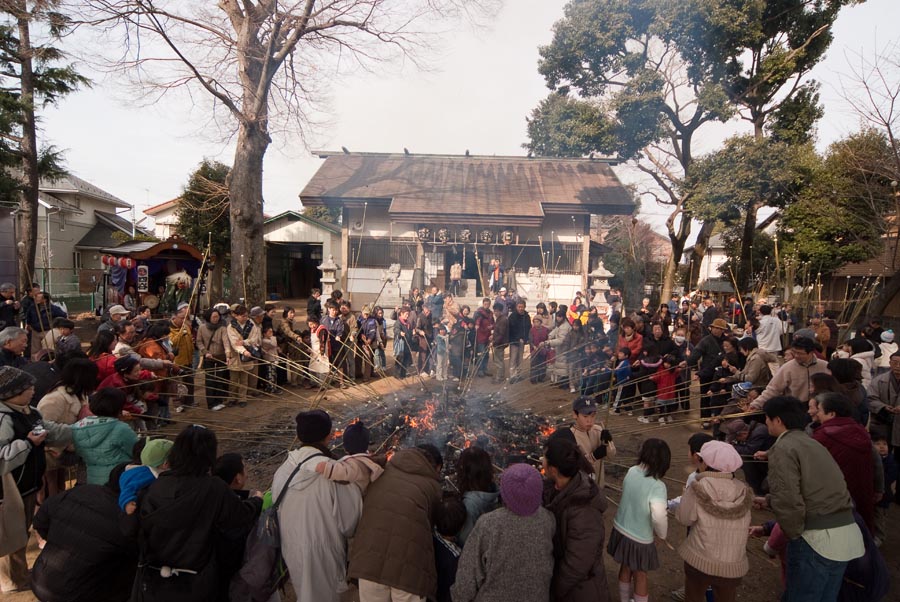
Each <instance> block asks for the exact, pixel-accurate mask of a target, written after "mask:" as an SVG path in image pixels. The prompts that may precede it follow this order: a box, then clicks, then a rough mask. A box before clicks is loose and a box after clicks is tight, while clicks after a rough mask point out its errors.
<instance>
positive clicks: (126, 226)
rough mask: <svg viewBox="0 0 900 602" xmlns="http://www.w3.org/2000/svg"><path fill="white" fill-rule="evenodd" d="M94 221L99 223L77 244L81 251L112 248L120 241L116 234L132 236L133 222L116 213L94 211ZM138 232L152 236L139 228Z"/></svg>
mask: <svg viewBox="0 0 900 602" xmlns="http://www.w3.org/2000/svg"><path fill="white" fill-rule="evenodd" d="M94 219H95V220H96V222H97V223H95V224H94V227H93V228H91V229H90V230H88V231H87V233H86V234H85V235H84V236H82V237H81V240H79V241H78V242H77V243H75V246H76V247H78V248H80V249H101V248H103V247H112V246H115V245H116V244H118V241H117V240H116V239H115V238H113V234H114V233H115V232H122V233H123V234H127V235H128V236H131V222H130V221H128V220H127V219H124V218H122V217H120V216H118V215H116V214H115V213H108V212H106V211H97V210H94ZM136 230H137V232H139V233H140V234H145V235H151V233H150V232H147V231H146V230H144V229H143V228H140V227H138V228H136Z"/></svg>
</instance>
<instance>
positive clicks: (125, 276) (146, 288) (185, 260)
mask: <svg viewBox="0 0 900 602" xmlns="http://www.w3.org/2000/svg"><path fill="white" fill-rule="evenodd" d="M100 252H101V253H102V255H101V257H100V261H101V263H102V264H103V265H104V266H105V267H106V271H105V273H104V277H103V283H102V284H101V286H102V287H103V289H104V291H103V299H104V300H105V305H106V306H107V307H109V306H110V305H113V304H115V303H122V301H123V299H124V298H125V294H126V292H127V291H128V287H130V286H133V287H134V288H135V290H136V291H137V296H138V298H137V299H136V304H137V305H146V306H147V307H149V308H150V309H151V310H152V311H153V313H159V314H163V313H167V312H171V311H173V310H174V309H175V308H176V307H177V306H178V304H179V303H182V302H185V303H187V302H189V301H190V299H191V292H192V284H193V283H194V281H195V279H196V278H199V279H200V289H199V291H198V293H197V297H198V298H197V299H196V300H195V301H199V297H200V296H202V295H204V294H205V293H206V286H205V278H206V275H207V274H208V272H209V270H210V269H211V268H212V267H213V265H212V263H213V261H214V258H213V257H209V258H208V259H207V261H206V263H205V264H204V261H203V252H202V251H201V250H200V249H198V248H197V247H195V246H193V245H190V244H188V243H186V242H184V241H182V240H181V239H180V238H178V236H172V237H170V238H168V239H166V240H164V241H161V242H156V241H140V242H139V241H131V242H126V243H123V244H121V245H119V246H117V247H112V248H107V249H100Z"/></svg>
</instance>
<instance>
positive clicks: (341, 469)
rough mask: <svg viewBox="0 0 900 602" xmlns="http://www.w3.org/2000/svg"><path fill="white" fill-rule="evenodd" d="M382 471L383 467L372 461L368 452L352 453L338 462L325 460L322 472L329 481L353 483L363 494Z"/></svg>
mask: <svg viewBox="0 0 900 602" xmlns="http://www.w3.org/2000/svg"><path fill="white" fill-rule="evenodd" d="M383 472H384V468H382V467H381V466H379V465H378V464H377V463H376V462H374V461H373V460H372V457H371V456H370V455H369V454H354V455H352V456H344V457H343V458H341V459H340V461H338V462H327V463H326V464H325V470H324V471H323V472H322V474H323V475H325V478H326V479H328V480H329V481H337V482H339V483H353V484H354V485H356V486H357V487H359V491H360V493H362V494H363V495H365V494H366V489H368V487H369V484H370V483H372V481H374V480H376V479H377V478H378V477H380V476H381V473H383Z"/></svg>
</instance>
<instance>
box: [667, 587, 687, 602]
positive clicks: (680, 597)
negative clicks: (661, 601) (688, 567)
mask: <svg viewBox="0 0 900 602" xmlns="http://www.w3.org/2000/svg"><path fill="white" fill-rule="evenodd" d="M669 597H670V598H672V599H673V600H675V602H684V599H685V595H684V588H683V587H679V588H678V589H673V590H672V591H671V592H669Z"/></svg>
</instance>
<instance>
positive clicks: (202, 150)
mask: <svg viewBox="0 0 900 602" xmlns="http://www.w3.org/2000/svg"><path fill="white" fill-rule="evenodd" d="M564 4H565V3H564V2H562V1H558V0H506V3H505V6H504V8H503V9H502V10H501V11H500V13H499V14H498V15H497V16H496V18H495V19H492V20H491V22H490V23H489V24H488V25H487V26H486V27H483V28H478V29H476V28H472V27H470V26H467V25H464V24H461V25H460V26H459V27H458V28H456V29H455V30H454V31H452V32H449V34H448V35H445V36H443V38H442V41H441V46H440V47H439V48H435V49H433V50H431V51H429V53H428V54H427V55H425V57H424V58H425V61H424V62H426V63H427V64H428V66H429V67H428V69H427V70H420V69H417V68H416V67H415V66H413V65H411V64H410V63H409V62H407V63H405V64H402V63H392V64H389V65H385V66H381V67H379V68H378V71H377V72H375V73H369V72H365V71H362V70H357V71H356V72H354V73H350V74H348V75H344V76H335V78H334V79H333V84H332V87H331V89H330V91H329V94H328V99H329V100H328V103H327V107H326V111H327V113H326V117H327V123H326V124H325V125H324V126H322V127H321V128H319V131H318V132H316V133H315V134H314V135H313V136H312V137H311V138H310V139H307V140H303V139H301V138H300V136H299V135H296V134H293V135H284V134H279V135H276V136H275V140H274V143H273V145H272V146H271V147H270V148H269V151H268V153H267V155H266V160H265V166H264V197H265V199H266V205H265V212H266V213H267V214H269V215H275V214H278V213H280V212H282V211H286V210H297V209H299V208H300V203H299V200H298V195H299V193H300V190H301V189H302V188H303V186H304V185H305V183H306V182H307V181H308V180H309V178H310V177H311V176H312V175H313V174H314V173H315V171H316V169H317V168H318V167H319V166H320V165H321V163H322V160H321V159H319V158H317V157H315V156H313V155H312V154H311V153H310V152H309V150H310V149H312V150H320V149H327V150H338V149H340V147H341V146H345V147H347V148H348V149H350V150H351V151H368V152H402V151H403V148H404V147H405V148H408V149H409V150H410V152H412V153H441V154H463V153H465V151H466V150H469V151H470V152H471V153H472V154H481V155H522V154H523V153H524V151H523V149H522V143H523V142H525V141H526V130H525V125H526V124H525V118H526V116H527V115H528V114H529V113H530V112H531V110H532V109H533V108H534V107H535V106H536V105H537V104H538V102H539V101H540V100H541V99H542V98H544V97H545V96H546V95H547V93H548V90H547V88H546V86H545V83H544V81H543V78H542V77H541V76H540V74H539V73H538V71H537V63H538V58H539V57H538V47H539V46H540V45H543V44H547V43H548V42H549V41H550V40H551V38H552V29H551V28H552V26H553V23H554V22H556V21H557V20H559V19H560V18H561V17H562V14H563V6H564ZM897 23H900V1H898V0H868V2H866V3H865V4H862V5H860V6H855V7H849V8H845V9H844V10H843V12H842V13H841V15H840V16H839V18H838V20H837V22H836V24H835V26H834V42H833V43H832V46H831V48H830V50H829V51H828V54H827V56H826V58H825V60H824V61H823V62H822V63H820V64H819V65H817V67H816V69H815V70H814V72H813V74H812V77H814V78H816V79H818V80H819V81H821V82H822V90H821V97H822V101H823V104H824V105H825V116H824V118H823V119H822V121H821V122H820V124H819V126H818V140H819V146H820V147H822V148H824V147H825V146H827V144H829V143H830V142H832V141H834V140H836V139H839V138H840V137H842V136H844V135H846V134H848V133H850V132H852V131H854V130H856V129H857V128H858V125H859V123H858V119H857V118H856V117H855V116H854V115H852V113H851V112H850V111H849V110H848V108H847V106H846V103H845V102H844V101H843V99H842V98H841V81H842V74H843V77H844V81H846V74H848V72H849V64H848V61H850V60H853V58H854V56H856V55H857V54H858V53H860V52H865V53H868V54H869V55H871V54H872V53H874V52H875V51H876V50H880V49H882V48H884V47H885V46H886V45H887V44H888V43H889V42H891V41H893V40H897V39H900V35H898V34H897V33H896V29H895V28H896V24H897ZM857 61H858V59H857ZM87 75H89V76H91V77H92V79H94V85H93V87H92V88H90V89H87V90H83V91H79V92H77V93H75V94H73V95H71V96H69V97H67V98H65V99H63V100H62V102H61V103H60V104H59V106H58V107H55V108H50V109H48V110H45V111H44V112H43V113H42V115H41V116H40V119H41V125H42V131H43V141H44V142H46V143H51V144H54V145H55V146H57V147H58V148H60V149H64V150H65V158H66V164H67V166H68V169H69V170H70V171H71V172H72V173H74V174H75V175H77V176H80V177H82V178H84V179H86V180H88V181H89V182H91V183H93V184H95V185H96V186H99V187H100V188H103V189H104V190H106V191H108V192H110V193H112V194H114V195H116V196H118V197H120V198H122V199H123V200H125V201H127V202H129V203H131V204H133V205H135V207H136V208H137V210H138V219H140V217H141V214H140V212H141V211H142V210H143V209H145V208H147V207H149V206H152V205H155V204H158V203H161V202H164V201H167V200H170V199H173V198H175V197H177V196H178V195H179V194H180V192H181V189H182V187H183V185H184V183H185V182H186V181H187V178H188V176H189V175H190V173H191V172H192V171H193V170H194V169H195V168H196V166H197V165H198V164H199V163H200V161H202V160H203V158H205V157H207V158H211V159H215V160H218V161H221V162H223V163H226V164H228V165H230V164H231V162H232V158H233V152H234V147H233V144H232V143H230V142H229V141H227V140H224V141H223V135H222V133H221V132H218V131H215V130H211V129H207V130H205V131H198V126H197V124H198V123H206V120H205V119H204V115H198V112H200V111H201V109H198V108H196V107H191V105H190V103H189V101H188V100H187V98H185V97H184V96H183V95H182V96H179V95H175V96H172V97H171V98H166V99H163V100H162V101H160V102H158V103H157V104H155V105H153V106H140V105H138V104H136V103H135V102H134V101H133V100H132V99H133V96H134V95H133V92H132V91H131V90H129V89H127V88H126V87H125V86H123V85H122V83H121V78H116V77H111V76H104V75H98V74H92V73H87ZM742 127H744V126H743V125H740V124H731V125H728V126H723V127H719V128H718V129H713V130H712V131H710V132H709V133H707V134H706V135H705V137H704V138H703V139H702V140H699V141H698V142H699V144H698V145H697V146H698V148H699V150H700V151H701V152H703V151H709V150H712V149H714V148H716V146H717V145H718V144H719V143H720V142H721V140H722V139H723V138H724V137H725V136H727V135H729V134H730V133H734V132H736V131H740V129H741V128H742ZM617 172H618V173H619V175H620V178H622V180H623V181H626V182H628V181H629V180H631V179H633V178H632V175H631V174H630V173H629V172H628V170H627V169H624V168H617ZM667 213H668V212H667V211H666V210H665V208H664V207H657V206H654V205H652V204H647V203H645V204H644V205H642V208H641V215H642V216H643V217H644V218H645V219H646V220H647V221H649V222H650V223H651V224H652V225H653V226H654V227H655V228H656V229H657V230H658V231H660V232H663V231H664V227H663V226H662V224H663V222H664V216H665V215H667Z"/></svg>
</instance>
